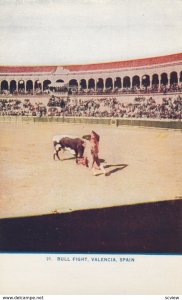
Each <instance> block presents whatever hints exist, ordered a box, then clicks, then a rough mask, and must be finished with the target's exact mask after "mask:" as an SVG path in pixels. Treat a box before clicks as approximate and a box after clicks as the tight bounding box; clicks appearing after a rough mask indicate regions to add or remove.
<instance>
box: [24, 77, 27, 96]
mask: <svg viewBox="0 0 182 300" xmlns="http://www.w3.org/2000/svg"><path fill="white" fill-rule="evenodd" d="M24 87H25V94H26V92H27V82H26V81H25V80H24Z"/></svg>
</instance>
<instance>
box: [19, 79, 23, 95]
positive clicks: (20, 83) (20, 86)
mask: <svg viewBox="0 0 182 300" xmlns="http://www.w3.org/2000/svg"><path fill="white" fill-rule="evenodd" d="M18 92H19V93H24V92H25V81H24V80H23V79H21V80H19V81H18Z"/></svg>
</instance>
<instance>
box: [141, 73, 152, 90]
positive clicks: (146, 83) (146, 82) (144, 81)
mask: <svg viewBox="0 0 182 300" xmlns="http://www.w3.org/2000/svg"><path fill="white" fill-rule="evenodd" d="M142 86H144V87H145V88H147V87H148V86H150V76H149V75H147V74H144V75H143V76H142Z"/></svg>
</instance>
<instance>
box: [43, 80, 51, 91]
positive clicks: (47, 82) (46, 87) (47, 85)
mask: <svg viewBox="0 0 182 300" xmlns="http://www.w3.org/2000/svg"><path fill="white" fill-rule="evenodd" d="M49 84H51V81H50V80H49V79H46V80H44V81H43V91H45V90H48V89H49Z"/></svg>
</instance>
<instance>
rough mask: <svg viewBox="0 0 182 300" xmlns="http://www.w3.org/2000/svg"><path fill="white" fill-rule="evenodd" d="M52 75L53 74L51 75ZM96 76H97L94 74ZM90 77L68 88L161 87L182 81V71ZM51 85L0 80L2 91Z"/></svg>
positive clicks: (40, 82) (32, 89)
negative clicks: (130, 75)
mask: <svg viewBox="0 0 182 300" xmlns="http://www.w3.org/2000/svg"><path fill="white" fill-rule="evenodd" d="M50 77H51V76H50ZM93 77H95V76H93ZM93 77H91V78H89V79H84V78H82V79H79V80H78V79H76V78H72V79H70V80H69V82H68V83H66V86H67V87H68V88H76V89H78V90H81V89H88V90H89V89H93V90H99V89H100V90H107V89H110V90H114V89H121V88H123V89H125V88H126V89H127V88H134V87H137V88H152V86H154V85H157V86H158V87H159V88H160V86H161V85H163V86H170V85H173V84H181V83H182V71H181V72H179V73H177V72H175V71H173V72H171V73H170V74H168V73H165V72H164V73H162V74H160V75H158V74H153V75H151V76H149V75H148V74H144V75H143V76H138V75H135V76H133V77H129V76H124V77H119V76H118V77H114V78H113V77H107V78H101V77H97V78H93ZM56 83H62V84H63V85H64V80H62V79H58V80H57V81H56ZM49 86H51V79H46V80H41V79H40V80H35V81H34V80H30V79H27V80H22V79H21V80H15V79H12V80H10V79H9V80H1V81H0V91H3V90H8V91H10V92H11V93H12V92H14V91H17V92H18V91H24V92H27V91H32V93H34V91H35V90H37V89H40V90H41V91H45V90H47V89H49Z"/></svg>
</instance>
